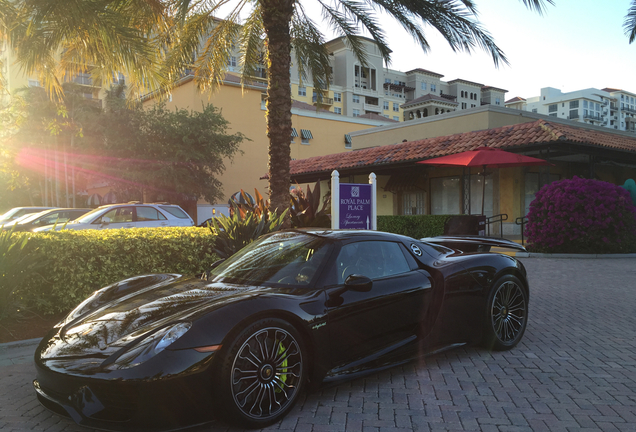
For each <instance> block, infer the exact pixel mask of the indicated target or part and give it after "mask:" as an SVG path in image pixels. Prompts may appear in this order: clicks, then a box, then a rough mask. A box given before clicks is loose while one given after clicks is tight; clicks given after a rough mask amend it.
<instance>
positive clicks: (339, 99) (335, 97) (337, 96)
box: [333, 92, 342, 102]
mask: <svg viewBox="0 0 636 432" xmlns="http://www.w3.org/2000/svg"><path fill="white" fill-rule="evenodd" d="M333 100H334V101H335V102H342V95H341V94H340V93H335V92H334V94H333Z"/></svg>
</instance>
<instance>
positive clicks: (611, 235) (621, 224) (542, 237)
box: [527, 177, 636, 253]
mask: <svg viewBox="0 0 636 432" xmlns="http://www.w3.org/2000/svg"><path fill="white" fill-rule="evenodd" d="M527 233H528V243H529V247H528V249H529V250H531V251H533V252H546V253H626V252H636V207H635V206H634V205H633V204H632V201H631V198H630V196H629V193H628V192H627V191H626V190H625V189H622V188H620V187H619V186H616V185H613V184H611V183H607V182H603V181H599V180H589V179H583V178H578V177H574V178H573V179H566V180H561V181H558V182H554V183H551V184H549V185H547V186H545V187H543V188H542V189H541V190H540V191H539V192H537V195H536V197H535V200H534V201H532V203H531V204H530V211H529V212H528V225H527Z"/></svg>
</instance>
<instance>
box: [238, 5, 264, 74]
mask: <svg viewBox="0 0 636 432" xmlns="http://www.w3.org/2000/svg"><path fill="white" fill-rule="evenodd" d="M264 39H265V31H264V29H263V20H262V18H261V6H260V3H258V4H256V5H255V7H254V9H253V10H252V12H251V13H250V15H249V17H247V19H246V20H245V22H244V23H243V28H242V29H241V36H240V40H239V46H240V62H239V63H240V66H241V69H242V75H241V84H242V85H245V84H247V83H248V82H249V81H251V79H252V77H253V76H254V75H255V74H256V69H257V68H258V67H259V66H260V67H263V66H265V65H266V64H267V58H266V55H267V53H266V51H265V50H264V47H263V41H264Z"/></svg>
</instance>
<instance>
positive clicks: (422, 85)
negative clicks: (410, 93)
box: [420, 82, 426, 90]
mask: <svg viewBox="0 0 636 432" xmlns="http://www.w3.org/2000/svg"><path fill="white" fill-rule="evenodd" d="M420 88H421V89H422V90H426V83H425V82H422V83H420Z"/></svg>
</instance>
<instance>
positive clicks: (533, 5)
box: [521, 0, 554, 15]
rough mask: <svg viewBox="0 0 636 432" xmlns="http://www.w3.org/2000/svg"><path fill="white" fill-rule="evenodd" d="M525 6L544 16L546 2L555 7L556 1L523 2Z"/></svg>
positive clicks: (531, 0)
mask: <svg viewBox="0 0 636 432" xmlns="http://www.w3.org/2000/svg"><path fill="white" fill-rule="evenodd" d="M521 1H522V2H523V4H524V5H526V7H527V8H528V9H530V10H533V9H534V11H535V12H537V13H538V14H539V15H543V13H544V12H545V11H546V2H547V3H549V4H551V5H552V6H554V0H521Z"/></svg>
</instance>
